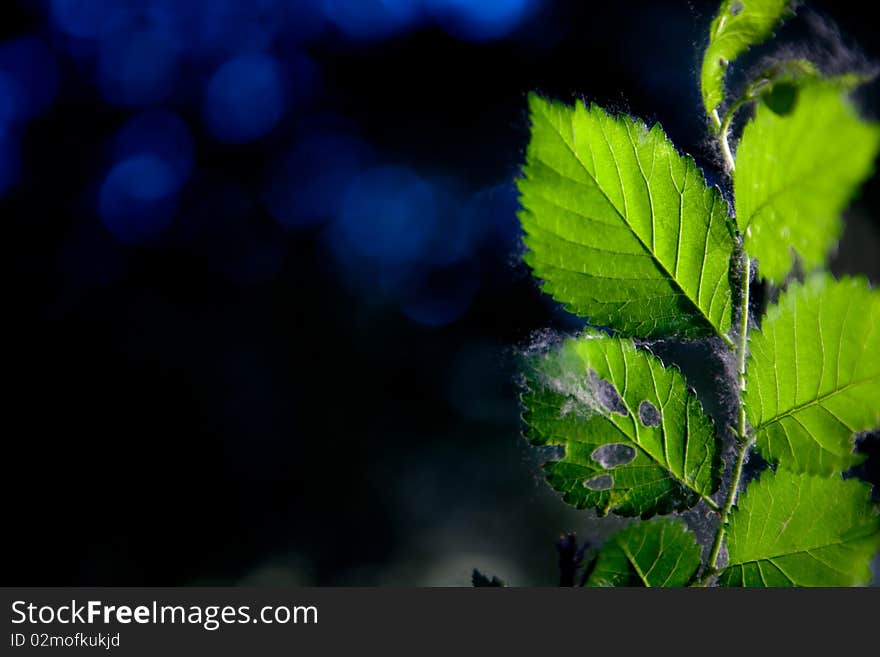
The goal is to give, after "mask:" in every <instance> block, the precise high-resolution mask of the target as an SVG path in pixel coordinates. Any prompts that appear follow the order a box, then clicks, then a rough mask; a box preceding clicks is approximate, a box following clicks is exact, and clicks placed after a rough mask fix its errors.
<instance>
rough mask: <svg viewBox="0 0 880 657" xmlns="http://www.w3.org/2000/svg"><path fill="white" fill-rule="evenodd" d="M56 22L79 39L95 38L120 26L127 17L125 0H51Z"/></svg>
mask: <svg viewBox="0 0 880 657" xmlns="http://www.w3.org/2000/svg"><path fill="white" fill-rule="evenodd" d="M50 12H51V16H52V20H53V21H54V23H55V24H56V25H57V26H58V27H59V28H60V29H61V30H62V31H64V32H65V33H67V34H69V35H70V36H72V37H76V38H78V39H94V38H97V37H100V36H101V35H103V34H106V33H107V32H109V31H111V30H113V29H115V28H116V27H118V26H119V25H120V24H121V23H122V22H123V21H124V20H125V17H126V7H125V2H124V0H101V1H100V2H96V1H95V0H51V5H50Z"/></svg>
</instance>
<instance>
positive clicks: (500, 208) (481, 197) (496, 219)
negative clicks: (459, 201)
mask: <svg viewBox="0 0 880 657" xmlns="http://www.w3.org/2000/svg"><path fill="white" fill-rule="evenodd" d="M518 209H519V192H518V191H517V189H516V185H515V184H514V182H513V180H510V181H506V182H503V183H499V184H497V185H491V186H488V187H485V188H484V189H481V190H479V191H478V192H476V193H475V194H473V195H472V196H471V197H470V199H468V202H467V204H466V205H465V207H464V208H463V209H462V215H463V217H464V218H463V219H462V221H464V222H466V223H467V224H468V225H472V226H475V227H478V228H477V229H478V230H479V236H480V239H482V240H484V242H488V243H490V244H491V245H492V250H493V251H494V252H495V253H500V254H502V255H503V256H504V257H506V256H508V255H510V253H511V251H513V250H514V249H517V248H519V246H520V233H521V230H520V226H519V221H518V220H517V217H516V213H517V210H518Z"/></svg>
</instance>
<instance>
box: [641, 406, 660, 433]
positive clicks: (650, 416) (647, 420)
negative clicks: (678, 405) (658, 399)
mask: <svg viewBox="0 0 880 657" xmlns="http://www.w3.org/2000/svg"><path fill="white" fill-rule="evenodd" d="M639 419H640V420H641V421H642V424H644V425H645V426H646V427H656V426H657V425H658V424H660V420H661V419H662V418H661V416H660V411H658V410H657V407H656V406H654V404H652V403H651V402H649V401H648V400H645V401H643V402H642V403H641V404H639Z"/></svg>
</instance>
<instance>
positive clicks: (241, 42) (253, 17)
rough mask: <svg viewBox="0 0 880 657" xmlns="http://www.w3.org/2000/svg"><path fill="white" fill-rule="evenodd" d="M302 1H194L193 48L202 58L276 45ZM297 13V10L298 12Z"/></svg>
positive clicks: (191, 7)
mask: <svg viewBox="0 0 880 657" xmlns="http://www.w3.org/2000/svg"><path fill="white" fill-rule="evenodd" d="M300 4H308V3H300V2H292V3H287V2H284V1H282V0H251V1H249V2H242V0H195V1H191V2H190V7H189V9H190V11H191V13H192V16H191V18H190V21H191V23H192V30H191V31H190V34H191V35H192V38H193V47H194V48H195V49H196V51H197V52H198V54H199V55H201V56H209V55H221V56H228V55H231V54H234V53H240V52H258V51H261V50H265V49H266V48H268V47H269V46H271V45H272V41H273V39H274V38H275V36H276V35H277V34H278V32H279V31H281V30H282V29H283V28H284V27H286V25H287V19H288V18H289V17H288V16H287V12H288V11H289V10H290V8H291V7H297V6H298V5H300ZM293 11H296V10H295V9H294V10H293Z"/></svg>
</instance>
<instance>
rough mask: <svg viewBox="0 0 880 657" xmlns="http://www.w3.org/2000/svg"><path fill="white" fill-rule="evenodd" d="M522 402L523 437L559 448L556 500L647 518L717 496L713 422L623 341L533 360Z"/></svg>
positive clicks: (583, 345) (596, 339)
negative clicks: (562, 450) (559, 495)
mask: <svg viewBox="0 0 880 657" xmlns="http://www.w3.org/2000/svg"><path fill="white" fill-rule="evenodd" d="M527 388H528V389H527V391H526V392H525V393H524V395H523V404H524V407H525V416H524V420H525V422H526V425H527V428H526V437H527V438H529V440H531V441H532V443H534V444H537V445H562V446H564V448H565V454H564V456H562V457H561V458H560V459H559V460H557V461H551V462H550V463H547V464H546V465H545V469H546V471H547V479H548V481H549V483H550V485H551V486H553V488H555V489H556V490H557V491H559V492H561V493H562V494H563V499H564V500H565V501H566V502H568V503H569V504H573V505H575V506H577V507H579V508H584V507H596V508H597V509H598V510H599V512H600V514H605V513H607V512H609V511H611V510H613V511H614V512H616V513H618V514H620V515H625V516H634V515H641V516H642V517H647V516H650V515H653V514H655V513H667V512H669V511H672V510H681V509H687V508H690V507H692V506H694V505H695V504H696V503H697V502H698V501H699V499H700V497H701V496H709V495H711V494H713V493H714V492H715V491H716V489H717V487H718V478H719V477H718V471H719V452H718V445H717V442H716V437H715V431H714V427H713V424H712V421H711V420H710V419H709V418H708V417H707V416H706V415H704V414H703V411H702V408H701V406H700V403H699V401H698V400H697V398H696V397H695V396H694V394H693V393H692V392H691V391H690V390H688V388H687V386H686V384H685V380H684V377H683V376H682V375H681V372H679V371H678V370H677V369H674V368H667V367H664V366H663V363H661V362H660V360H658V359H657V358H655V357H654V356H652V355H651V354H649V353H647V352H645V351H642V350H638V349H636V348H635V346H633V344H632V342H631V341H630V340H628V339H623V338H612V337H608V336H604V335H585V336H583V337H581V338H577V339H569V340H566V341H565V342H564V343H563V344H562V346H561V347H559V348H557V349H554V350H552V351H550V352H549V353H547V354H544V355H542V356H539V357H536V358H535V362H534V363H532V368H531V370H529V371H528V373H527Z"/></svg>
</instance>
